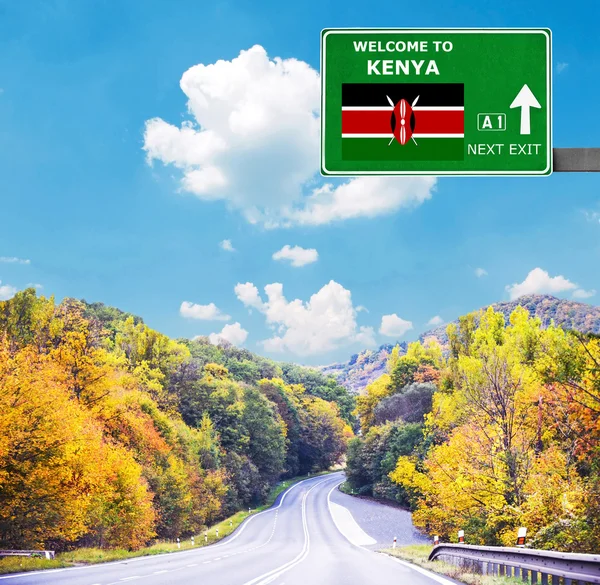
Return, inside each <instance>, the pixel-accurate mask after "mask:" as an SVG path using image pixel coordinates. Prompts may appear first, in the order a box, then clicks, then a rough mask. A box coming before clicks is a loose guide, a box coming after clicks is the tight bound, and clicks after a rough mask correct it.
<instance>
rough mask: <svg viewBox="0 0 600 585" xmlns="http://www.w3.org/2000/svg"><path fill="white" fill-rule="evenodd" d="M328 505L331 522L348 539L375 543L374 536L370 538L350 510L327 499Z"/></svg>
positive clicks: (353, 541)
mask: <svg viewBox="0 0 600 585" xmlns="http://www.w3.org/2000/svg"><path fill="white" fill-rule="evenodd" d="M327 505H328V506H329V512H330V513H331V517H332V518H333V523H334V524H335V525H336V526H337V529H338V530H339V531H340V532H341V533H342V534H343V535H344V536H345V537H346V539H347V540H349V541H350V542H351V543H352V544H356V545H358V546H360V545H371V544H377V541H376V540H375V539H374V538H371V537H370V536H369V535H368V534H367V533H366V532H365V531H364V530H363V529H362V528H361V527H360V526H359V524H358V522H357V521H356V520H355V519H354V516H352V512H350V510H348V508H345V507H344V506H340V505H339V504H336V503H335V502H331V501H329V500H328V501H327Z"/></svg>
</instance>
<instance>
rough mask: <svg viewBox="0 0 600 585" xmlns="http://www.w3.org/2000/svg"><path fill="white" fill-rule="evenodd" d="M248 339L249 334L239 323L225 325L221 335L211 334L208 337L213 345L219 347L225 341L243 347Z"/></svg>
mask: <svg viewBox="0 0 600 585" xmlns="http://www.w3.org/2000/svg"><path fill="white" fill-rule="evenodd" d="M247 338H248V332H247V331H246V330H245V329H244V328H243V327H242V326H241V325H240V324H239V323H237V322H236V323H233V324H231V325H225V327H223V329H221V332H220V333H211V334H210V335H209V336H208V340H209V341H210V342H211V343H212V344H213V345H218V344H219V343H221V342H223V341H228V342H229V343H231V344H233V345H241V344H242V343H244V341H246V339H247Z"/></svg>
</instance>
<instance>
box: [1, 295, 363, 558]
mask: <svg viewBox="0 0 600 585" xmlns="http://www.w3.org/2000/svg"><path fill="white" fill-rule="evenodd" d="M353 409H354V400H353V398H352V397H351V396H349V395H348V392H347V391H346V390H345V389H344V388H343V387H341V386H339V385H337V384H336V382H335V381H334V380H332V379H328V378H327V377H325V376H324V375H323V374H321V373H319V372H317V371H315V370H310V369H306V368H302V367H299V366H296V365H293V364H277V363H275V362H273V361H271V360H267V359H264V358H261V357H259V356H256V355H254V354H252V353H251V352H248V351H246V350H240V349H237V348H235V347H232V346H214V345H211V344H210V343H209V342H208V340H206V339H204V338H201V339H197V340H194V341H190V340H184V339H180V340H173V339H170V338H169V337H167V336H165V335H163V334H161V333H159V332H157V331H154V330H152V329H150V328H149V327H148V326H147V325H145V324H144V322H143V321H142V319H140V318H139V317H135V316H134V315H130V314H128V313H124V312H122V311H119V310H118V309H115V308H112V307H107V306H105V305H103V304H101V303H94V304H89V303H86V302H84V301H77V300H75V299H65V300H64V301H62V302H61V303H60V304H58V305H57V304H56V303H55V302H54V299H53V298H44V297H39V296H37V295H36V291H35V290H34V289H28V290H25V291H22V292H19V293H17V294H16V295H15V296H14V297H13V298H12V299H11V300H9V301H4V302H0V496H1V497H0V548H16V549H30V548H36V547H40V546H41V547H46V548H52V549H56V550H64V549H66V548H72V547H76V546H101V547H123V548H130V549H134V548H139V547H141V546H144V545H145V544H147V543H148V542H150V541H152V539H154V538H176V537H185V536H189V535H191V534H198V533H199V532H200V531H201V530H202V529H203V527H205V526H206V525H208V524H211V523H213V522H215V521H218V520H220V519H221V518H223V517H225V516H228V515H230V514H231V513H233V512H234V511H237V510H239V509H244V508H247V507H249V506H251V507H255V506H256V505H258V504H260V503H262V502H264V500H265V498H266V496H267V495H268V493H269V491H270V489H271V487H272V486H273V485H274V484H275V483H276V482H277V481H278V480H279V479H280V478H281V477H286V476H287V477H289V476H294V475H299V474H304V473H306V472H308V471H319V470H322V469H327V468H328V467H330V466H331V465H333V464H335V463H337V462H338V461H339V460H340V459H341V457H342V456H343V454H344V452H345V450H346V443H347V440H348V438H349V437H351V436H352V434H353V432H352V426H353V425H354V419H353V417H352V414H351V412H352V410H353Z"/></svg>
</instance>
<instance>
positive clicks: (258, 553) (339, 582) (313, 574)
mask: <svg viewBox="0 0 600 585" xmlns="http://www.w3.org/2000/svg"><path fill="white" fill-rule="evenodd" d="M342 480H343V475H342V474H340V473H336V474H332V475H328V476H324V477H315V478H311V479H308V480H305V481H303V482H300V483H298V484H296V485H294V486H292V487H291V488H290V489H288V490H287V491H286V492H284V493H283V494H281V495H280V496H279V498H278V500H277V502H276V504H275V506H273V507H272V508H270V509H268V510H265V511H264V512H261V513H259V514H256V515H255V516H251V517H250V518H249V519H248V520H246V521H245V522H244V523H243V524H242V525H241V526H240V527H239V528H238V529H237V530H236V531H235V532H234V533H233V534H232V535H230V536H229V537H227V538H226V539H224V540H223V541H221V542H219V543H217V544H214V545H211V546H207V547H202V548H198V549H194V550H188V551H183V552H178V553H171V554H165V555H157V556H152V557H138V558H134V559H128V560H126V561H119V562H114V563H104V564H98V565H88V566H84V567H73V568H68V569H54V570H48V571H37V572H31V573H20V574H16V575H3V576H0V582H1V583H5V584H6V585H13V584H14V585H34V584H35V585H37V584H40V585H123V584H124V583H130V582H131V583H136V582H140V583H143V585H172V584H179V583H181V584H188V583H189V584H196V583H202V584H207V585H267V583H272V584H273V585H306V584H307V583H311V584H312V583H314V584H318V585H368V584H373V585H375V584H380V583H394V584H405V585H433V584H434V583H446V584H447V583H450V581H448V580H447V579H443V578H442V577H439V576H437V575H435V576H434V575H432V574H431V573H427V572H425V571H423V570H422V569H418V568H414V567H411V566H410V565H408V564H406V563H402V562H400V561H397V560H395V559H392V558H391V557H388V556H386V555H383V554H379V553H376V552H374V551H372V550H369V548H367V547H368V546H369V545H373V544H374V542H375V541H374V539H372V538H371V537H370V536H369V535H367V534H366V533H365V532H363V531H362V529H361V528H360V526H358V524H357V523H356V522H355V521H354V519H353V517H352V514H350V512H349V511H348V510H347V508H345V507H343V506H341V505H340V504H338V503H335V502H332V500H331V494H332V492H333V491H334V490H335V488H336V487H337V486H338V485H339V484H340V482H341V481H342Z"/></svg>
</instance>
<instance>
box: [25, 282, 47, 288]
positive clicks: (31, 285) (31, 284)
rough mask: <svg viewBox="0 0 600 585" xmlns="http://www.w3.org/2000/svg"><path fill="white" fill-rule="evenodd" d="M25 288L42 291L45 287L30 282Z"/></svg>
mask: <svg viewBox="0 0 600 585" xmlns="http://www.w3.org/2000/svg"><path fill="white" fill-rule="evenodd" d="M25 288H36V289H37V290H41V289H43V288H44V287H43V286H42V285H41V284H37V283H35V282H30V283H29V284H28V285H27V286H26V287H25Z"/></svg>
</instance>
